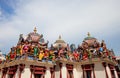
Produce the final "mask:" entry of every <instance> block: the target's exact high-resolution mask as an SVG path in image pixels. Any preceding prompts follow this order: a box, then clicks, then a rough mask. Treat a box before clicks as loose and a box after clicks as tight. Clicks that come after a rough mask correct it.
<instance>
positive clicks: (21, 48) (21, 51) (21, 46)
mask: <svg viewBox="0 0 120 78" xmlns="http://www.w3.org/2000/svg"><path fill="white" fill-rule="evenodd" d="M19 47H20V55H21V56H22V54H23V45H20V46H19Z"/></svg>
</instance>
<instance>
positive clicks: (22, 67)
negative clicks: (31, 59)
mask: <svg viewBox="0 0 120 78" xmlns="http://www.w3.org/2000/svg"><path fill="white" fill-rule="evenodd" d="M24 68H25V64H20V65H19V71H20V73H19V78H21V74H22V71H23V70H24Z"/></svg>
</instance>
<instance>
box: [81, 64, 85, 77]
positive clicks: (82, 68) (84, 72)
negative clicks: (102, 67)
mask: <svg viewBox="0 0 120 78" xmlns="http://www.w3.org/2000/svg"><path fill="white" fill-rule="evenodd" d="M81 67H82V70H83V78H85V71H84V65H81Z"/></svg>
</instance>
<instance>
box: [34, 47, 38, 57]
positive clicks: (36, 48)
mask: <svg viewBox="0 0 120 78" xmlns="http://www.w3.org/2000/svg"><path fill="white" fill-rule="evenodd" d="M33 50H34V56H35V57H36V56H37V55H38V52H39V48H38V46H35V47H34V48H33Z"/></svg>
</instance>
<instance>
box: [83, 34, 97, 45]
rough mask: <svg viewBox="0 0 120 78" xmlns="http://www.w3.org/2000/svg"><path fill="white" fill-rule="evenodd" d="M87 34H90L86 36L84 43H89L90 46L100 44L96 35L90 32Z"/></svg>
mask: <svg viewBox="0 0 120 78" xmlns="http://www.w3.org/2000/svg"><path fill="white" fill-rule="evenodd" d="M87 35H88V36H87V37H86V38H84V40H83V43H86V44H87V45H88V47H91V46H96V45H97V46H98V45H99V42H98V40H97V39H96V38H94V37H91V35H90V33H89V32H88V34H87Z"/></svg>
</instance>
